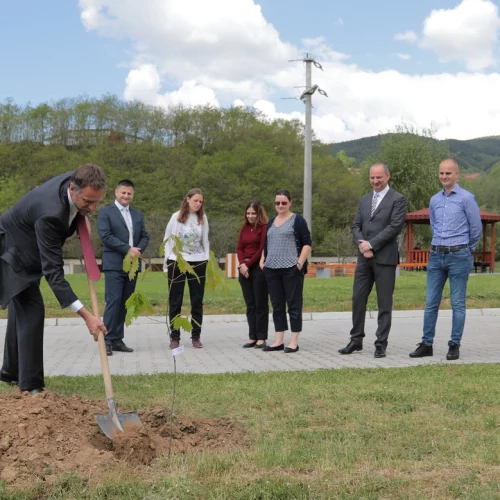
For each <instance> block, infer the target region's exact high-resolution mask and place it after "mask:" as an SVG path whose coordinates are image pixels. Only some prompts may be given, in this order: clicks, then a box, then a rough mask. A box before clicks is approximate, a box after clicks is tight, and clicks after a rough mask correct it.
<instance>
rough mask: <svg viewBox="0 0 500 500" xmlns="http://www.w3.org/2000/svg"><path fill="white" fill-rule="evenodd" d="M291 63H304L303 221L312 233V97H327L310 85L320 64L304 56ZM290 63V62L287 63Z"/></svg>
mask: <svg viewBox="0 0 500 500" xmlns="http://www.w3.org/2000/svg"><path fill="white" fill-rule="evenodd" d="M293 61H302V62H304V63H306V88H305V90H304V92H302V94H301V95H300V99H301V100H302V101H303V102H304V103H305V105H306V117H305V118H306V119H305V129H304V210H303V215H304V219H305V220H306V222H307V225H308V226H309V230H310V231H311V232H312V95H313V94H314V92H316V90H317V91H318V92H319V93H320V94H321V95H324V96H325V97H328V96H327V94H326V92H325V91H324V90H321V89H320V88H319V87H318V86H317V85H313V84H312V67H311V65H312V64H314V66H315V67H316V68H318V69H320V70H322V71H323V67H322V66H321V64H320V63H318V62H316V60H315V59H314V58H313V57H310V56H309V54H306V57H304V59H294V60H293ZM289 62H292V61H289Z"/></svg>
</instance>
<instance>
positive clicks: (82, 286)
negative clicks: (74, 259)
mask: <svg viewBox="0 0 500 500" xmlns="http://www.w3.org/2000/svg"><path fill="white" fill-rule="evenodd" d="M67 278H68V281H69V282H70V283H71V286H72V287H73V288H74V290H75V292H76V294H77V295H78V297H79V298H80V299H81V300H82V301H83V302H84V303H85V304H86V305H87V306H90V301H89V294H88V285H87V278H86V275H84V274H73V275H69V276H68V277H67ZM425 280H426V274H425V273H420V272H404V271H403V272H402V273H401V276H400V277H399V278H397V280H396V290H395V292H394V309H399V310H407V309H423V308H424V304H425ZM226 282H227V290H226V291H224V290H222V288H218V289H217V290H216V291H214V292H210V291H208V290H207V291H206V293H205V314H243V313H244V312H245V304H244V302H243V296H242V294H241V288H240V285H239V283H238V280H235V279H228V280H226ZM352 283H353V278H346V277H335V278H331V279H313V278H311V279H306V280H305V285H304V311H306V312H321V311H350V310H351V296H352ZM138 288H140V289H141V290H143V291H144V293H145V294H146V296H147V298H148V300H149V301H150V302H151V304H152V305H153V307H154V313H155V314H158V315H164V314H166V311H167V304H166V300H167V279H166V277H165V275H164V274H163V273H149V274H148V275H147V276H146V278H145V280H144V281H142V282H140V283H139V284H138ZM96 289H97V294H98V297H99V301H100V303H101V304H102V305H103V304H104V277H102V278H101V281H100V282H99V283H97V285H96ZM42 292H43V296H44V300H45V306H46V316H47V317H65V316H74V313H72V312H71V311H70V310H69V309H61V308H60V307H59V304H58V302H57V300H56V299H55V297H54V295H53V293H52V291H51V290H50V289H49V287H48V285H47V283H46V282H45V281H43V282H42ZM185 292H186V294H185V300H184V304H185V307H184V311H183V314H189V307H188V306H189V295H188V291H187V287H186V291H185ZM368 307H369V309H376V308H377V299H376V293H375V290H374V292H373V293H372V296H371V297H370V300H369V302H368ZM442 307H443V308H449V307H450V306H449V288H448V286H446V288H445V293H444V297H443V305H442ZM467 307H468V308H479V309H482V308H489V307H500V275H497V274H478V275H474V274H471V278H470V280H469V285H468V288H467ZM0 317H1V318H5V317H6V311H0Z"/></svg>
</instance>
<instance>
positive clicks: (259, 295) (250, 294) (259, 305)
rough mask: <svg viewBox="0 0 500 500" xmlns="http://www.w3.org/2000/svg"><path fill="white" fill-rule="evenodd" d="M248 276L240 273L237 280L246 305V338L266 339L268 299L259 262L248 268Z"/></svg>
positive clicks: (264, 278) (265, 283) (264, 279)
mask: <svg viewBox="0 0 500 500" xmlns="http://www.w3.org/2000/svg"><path fill="white" fill-rule="evenodd" d="M249 274H250V276H249V277H248V278H245V276H243V275H242V274H241V273H240V275H239V281H240V285H241V291H242V292H243V298H244V299H245V304H246V306H247V321H248V338H249V339H250V340H267V330H268V326H269V299H268V294H267V282H266V277H265V276H264V273H263V272H262V270H261V268H260V266H259V263H257V264H254V265H253V266H252V267H251V268H250V269H249Z"/></svg>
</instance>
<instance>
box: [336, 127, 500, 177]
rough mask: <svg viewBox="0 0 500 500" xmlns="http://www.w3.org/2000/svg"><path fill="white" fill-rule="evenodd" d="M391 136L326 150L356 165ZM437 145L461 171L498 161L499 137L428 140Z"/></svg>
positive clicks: (342, 143) (484, 166)
mask: <svg viewBox="0 0 500 500" xmlns="http://www.w3.org/2000/svg"><path fill="white" fill-rule="evenodd" d="M389 135H391V134H382V135H377V136H374V137H364V138H363V139H356V140H354V141H346V142H338V143H335V144H329V146H328V148H329V149H330V152H331V153H332V154H333V155H336V154H337V153H338V152H339V151H342V150H343V151H345V153H346V155H347V156H349V157H352V158H356V161H357V162H358V163H361V162H363V161H365V160H366V159H367V158H368V157H369V156H371V155H373V154H375V153H377V152H378V151H379V150H380V146H381V142H382V139H383V138H384V137H388V136H389ZM429 140H430V141H435V142H437V143H445V144H446V145H447V146H448V147H449V150H450V152H451V154H452V155H453V156H455V157H456V158H457V160H458V162H459V164H460V166H461V167H462V169H464V170H467V171H471V172H479V171H485V172H486V171H489V170H490V168H491V167H492V166H493V165H494V164H495V163H497V162H498V161H500V136H494V137H480V138H478V139H470V140H468V141H459V140H456V139H448V140H444V141H438V140H436V139H429Z"/></svg>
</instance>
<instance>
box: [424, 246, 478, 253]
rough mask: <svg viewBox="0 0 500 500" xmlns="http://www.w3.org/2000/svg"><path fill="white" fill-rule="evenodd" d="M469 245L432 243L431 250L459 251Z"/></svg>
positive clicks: (442, 251) (443, 251)
mask: <svg viewBox="0 0 500 500" xmlns="http://www.w3.org/2000/svg"><path fill="white" fill-rule="evenodd" d="M468 246H469V245H455V246H453V247H445V246H442V245H437V246H436V245H431V250H434V251H435V252H438V253H450V252H458V251H459V250H462V248H467V247H468Z"/></svg>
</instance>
